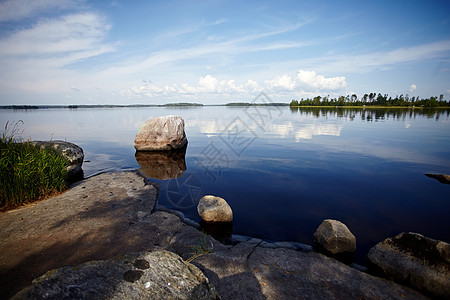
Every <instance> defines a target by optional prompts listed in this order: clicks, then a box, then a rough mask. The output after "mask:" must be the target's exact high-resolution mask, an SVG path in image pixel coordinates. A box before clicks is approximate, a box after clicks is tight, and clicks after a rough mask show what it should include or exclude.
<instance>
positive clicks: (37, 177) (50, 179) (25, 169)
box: [0, 121, 69, 210]
mask: <svg viewBox="0 0 450 300" xmlns="http://www.w3.org/2000/svg"><path fill="white" fill-rule="evenodd" d="M19 124H23V122H22V121H18V122H16V123H14V125H12V128H11V124H10V123H9V122H7V123H6V125H5V130H4V132H3V134H2V136H1V140H0V210H5V209H10V208H14V207H17V206H19V205H22V204H24V203H28V202H32V201H36V200H40V199H43V198H46V197H48V196H50V195H53V194H55V193H60V192H62V191H64V190H65V189H67V187H68V181H67V166H68V165H69V162H68V161H67V159H66V158H65V157H64V156H63V155H62V154H61V153H59V152H58V151H56V150H55V149H53V148H51V147H46V148H44V149H40V148H39V147H36V146H34V145H32V144H31V142H30V141H29V140H28V141H25V142H23V140H22V138H21V137H20V134H21V133H20V134H19ZM22 132H23V131H22Z"/></svg>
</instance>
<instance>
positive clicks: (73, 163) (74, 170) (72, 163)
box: [31, 141, 84, 176]
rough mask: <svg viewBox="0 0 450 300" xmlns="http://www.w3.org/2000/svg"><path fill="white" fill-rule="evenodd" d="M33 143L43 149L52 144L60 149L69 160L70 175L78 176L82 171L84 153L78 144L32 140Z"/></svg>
mask: <svg viewBox="0 0 450 300" xmlns="http://www.w3.org/2000/svg"><path fill="white" fill-rule="evenodd" d="M31 143H32V144H33V145H35V146H38V147H40V148H41V149H43V148H45V147H49V146H50V147H52V148H53V149H55V150H57V151H59V152H60V153H61V154H62V155H63V156H64V157H65V158H66V159H67V160H68V161H69V166H68V167H67V171H68V172H69V175H70V176H77V175H78V174H79V173H80V172H81V171H82V170H81V166H82V165H83V160H84V153H83V149H81V147H79V146H78V145H75V144H74V143H69V142H66V141H32V142H31Z"/></svg>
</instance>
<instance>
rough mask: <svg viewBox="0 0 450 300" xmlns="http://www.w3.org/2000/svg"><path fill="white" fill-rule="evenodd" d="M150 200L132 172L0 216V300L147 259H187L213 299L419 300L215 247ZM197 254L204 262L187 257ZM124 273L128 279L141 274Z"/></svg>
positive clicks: (318, 266) (253, 247) (352, 275)
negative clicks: (86, 267) (93, 268)
mask: <svg viewBox="0 0 450 300" xmlns="http://www.w3.org/2000/svg"><path fill="white" fill-rule="evenodd" d="M156 199H157V190H156V189H155V188H154V187H153V186H152V185H150V184H146V182H145V181H144V179H143V178H142V177H140V176H138V175H137V174H136V173H135V172H122V173H104V174H100V175H97V176H94V177H91V178H88V179H85V180H83V181H81V182H78V183H77V184H75V185H73V186H72V188H71V189H70V190H68V191H67V192H66V193H64V194H62V195H60V196H57V197H54V198H50V199H47V200H43V201H41V202H37V203H34V204H33V205H29V206H26V207H23V208H21V209H17V210H12V211H8V212H5V213H0V241H1V242H0V299H8V298H9V297H11V296H12V295H14V294H15V293H17V292H18V291H20V290H21V289H23V288H25V287H27V286H29V285H31V283H32V280H33V279H34V278H37V277H40V276H42V275H43V274H45V273H46V272H47V271H49V270H52V269H56V268H61V267H65V266H77V265H80V264H83V263H85V262H89V261H95V260H108V259H111V258H114V257H122V255H123V254H125V253H132V252H139V253H141V252H149V251H155V250H168V251H171V252H174V253H176V254H178V255H180V256H181V257H182V258H183V259H185V260H188V259H192V258H195V257H196V258H195V259H194V260H192V262H191V263H192V264H194V265H196V266H197V267H198V268H199V269H200V270H201V271H202V272H203V273H204V274H205V276H207V278H208V279H209V280H210V282H211V283H212V284H213V285H214V286H215V288H216V290H217V292H218V293H219V295H220V296H221V297H222V299H302V298H305V299H307V298H309V299H427V298H426V297H424V296H423V295H421V294H420V293H418V292H416V291H414V290H412V289H410V288H408V287H404V286H401V285H398V284H396V283H394V282H392V281H388V280H384V279H381V278H377V277H373V276H371V275H368V274H365V273H362V272H360V271H358V270H356V269H353V268H351V267H349V266H347V265H345V264H343V263H340V262H339V261H336V260H334V259H331V258H329V257H326V256H324V255H322V254H320V253H316V252H312V251H308V248H307V247H306V248H296V247H295V246H293V245H291V244H289V243H276V244H268V243H265V242H263V241H261V240H257V239H241V242H240V243H237V244H233V245H224V244H221V243H219V242H217V241H216V240H215V239H213V238H211V237H210V236H206V237H205V236H204V234H203V233H202V232H200V231H199V230H197V229H196V228H194V227H192V226H189V225H187V224H186V223H184V222H182V221H181V220H180V218H179V217H178V216H177V215H175V214H174V213H169V212H164V211H158V210H155V205H156ZM202 245H206V246H207V247H208V249H209V250H210V251H211V253H208V254H204V255H200V256H194V253H196V252H197V250H198V249H199V248H201V246H202ZM284 247H287V248H284ZM300 249H306V250H305V251H300ZM199 254H201V253H199ZM132 264H133V267H131V266H130V268H131V269H130V270H132V271H140V269H139V266H146V264H145V262H138V263H136V260H133V261H132ZM75 269H76V268H75ZM142 271H144V270H142ZM121 274H122V275H123V273H121ZM139 274H140V273H139V272H137V273H135V272H131V273H128V274H127V275H126V278H128V279H129V280H132V279H134V278H137V277H138V276H139ZM50 275H51V274H50ZM67 288H68V289H69V288H70V289H71V290H73V291H77V287H76V286H68V287H67Z"/></svg>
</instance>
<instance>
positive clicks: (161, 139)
mask: <svg viewBox="0 0 450 300" xmlns="http://www.w3.org/2000/svg"><path fill="white" fill-rule="evenodd" d="M186 144H187V138H186V133H185V132H184V120H183V119H182V118H181V117H179V116H165V117H158V118H153V119H150V120H148V121H146V122H145V123H144V124H142V125H141V127H140V128H139V131H138V133H137V134H136V137H135V139H134V148H135V149H136V150H137V151H165V150H175V149H179V148H183V147H184V146H186Z"/></svg>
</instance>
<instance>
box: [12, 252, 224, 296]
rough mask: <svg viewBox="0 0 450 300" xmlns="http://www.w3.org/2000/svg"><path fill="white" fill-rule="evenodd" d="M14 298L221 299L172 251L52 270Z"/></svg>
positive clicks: (194, 268)
mask: <svg viewBox="0 0 450 300" xmlns="http://www.w3.org/2000/svg"><path fill="white" fill-rule="evenodd" d="M12 299H220V297H219V295H218V294H217V292H216V290H215V288H214V286H213V285H212V284H211V283H210V282H209V280H208V278H206V277H205V275H203V273H202V272H201V271H200V270H199V269H198V268H197V267H196V266H194V265H192V264H189V263H186V262H185V261H184V260H182V258H181V257H179V256H178V255H176V254H174V253H172V252H169V251H154V252H144V253H138V254H130V255H125V256H123V257H118V258H114V259H110V260H105V261H93V262H88V263H85V264H82V265H80V266H78V267H63V268H60V269H56V270H52V271H49V272H47V273H46V274H44V275H43V276H41V277H40V278H38V279H36V280H35V281H34V282H33V284H32V285H31V286H29V287H27V288H25V289H23V290H22V291H20V292H19V293H17V294H16V295H15V296H14V297H13V298H12Z"/></svg>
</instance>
